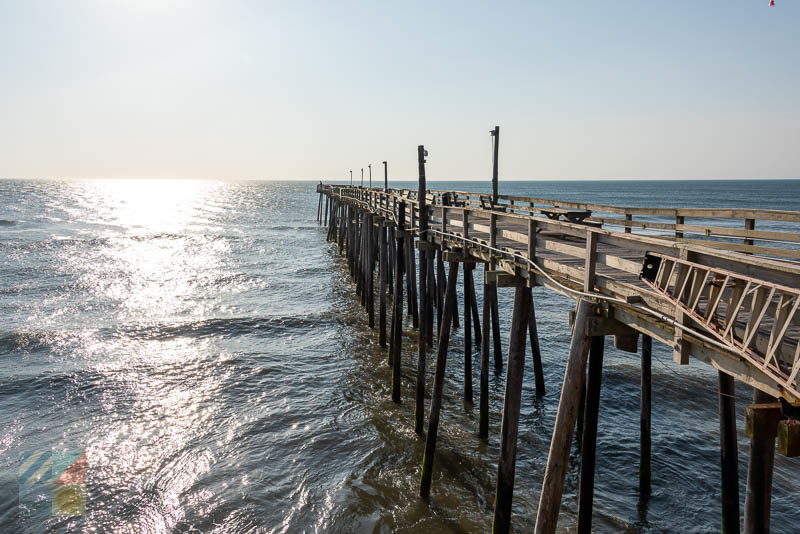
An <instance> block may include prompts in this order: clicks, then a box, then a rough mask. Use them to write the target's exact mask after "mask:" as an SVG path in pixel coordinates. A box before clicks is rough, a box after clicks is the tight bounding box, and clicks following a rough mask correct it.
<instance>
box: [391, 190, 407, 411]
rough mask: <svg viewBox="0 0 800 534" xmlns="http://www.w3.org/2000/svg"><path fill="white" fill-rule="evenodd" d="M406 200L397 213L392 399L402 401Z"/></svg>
mask: <svg viewBox="0 0 800 534" xmlns="http://www.w3.org/2000/svg"><path fill="white" fill-rule="evenodd" d="M404 225H405V202H400V206H399V211H398V214H397V247H396V251H397V252H396V258H395V261H396V264H395V278H394V302H393V303H392V304H393V305H394V314H393V315H392V400H393V401H394V402H398V403H399V402H400V381H401V375H400V370H401V367H400V364H401V362H402V357H401V356H402V340H403V226H404Z"/></svg>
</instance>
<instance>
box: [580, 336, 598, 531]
mask: <svg viewBox="0 0 800 534" xmlns="http://www.w3.org/2000/svg"><path fill="white" fill-rule="evenodd" d="M604 344H605V337H604V336H594V337H592V345H591V350H590V352H589V377H588V380H587V384H586V407H585V408H584V413H585V419H584V427H583V441H582V442H581V445H582V454H581V478H580V486H579V488H578V534H590V533H591V531H592V507H593V501H594V467H595V463H596V462H595V458H596V450H597V419H598V415H599V413H600V385H601V382H602V378H603V348H604Z"/></svg>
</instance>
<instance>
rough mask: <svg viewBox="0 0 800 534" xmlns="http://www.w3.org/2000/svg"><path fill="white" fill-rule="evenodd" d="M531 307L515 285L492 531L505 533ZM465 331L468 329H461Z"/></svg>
mask: <svg viewBox="0 0 800 534" xmlns="http://www.w3.org/2000/svg"><path fill="white" fill-rule="evenodd" d="M530 310H531V290H530V288H528V287H524V286H519V287H517V288H516V291H515V294H514V310H513V312H512V316H511V333H510V335H509V340H508V366H507V369H506V391H505V401H504V403H503V418H502V420H501V424H500V459H499V460H498V464H497V491H496V494H495V495H496V496H495V503H494V522H493V526H492V532H494V533H506V532H508V531H509V529H510V527H511V501H512V499H513V495H514V472H515V466H516V461H517V432H518V430H519V413H520V403H521V400H522V377H523V374H524V370H525V333H526V330H527V325H528V320H529V319H528V316H529V315H530ZM464 331H465V332H467V331H468V329H467V328H466V326H465V328H464Z"/></svg>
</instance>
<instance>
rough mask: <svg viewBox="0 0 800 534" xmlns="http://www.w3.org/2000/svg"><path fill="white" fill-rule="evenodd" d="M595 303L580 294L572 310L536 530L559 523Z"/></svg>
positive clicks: (541, 532)
mask: <svg viewBox="0 0 800 534" xmlns="http://www.w3.org/2000/svg"><path fill="white" fill-rule="evenodd" d="M594 307H595V305H594V304H593V303H591V302H590V301H588V300H586V299H583V298H582V299H580V301H579V302H578V309H577V311H576V313H575V324H574V328H573V332H572V341H571V343H570V350H569V357H568V359H567V367H566V369H565V371H564V383H563V386H562V388H561V397H560V399H559V402H558V412H557V414H556V421H555V425H554V427H553V437H552V439H551V440H550V452H549V454H548V457H547V467H546V469H545V473H544V481H543V482H542V491H541V496H540V499H539V511H538V513H537V516H536V527H535V530H534V533H535V534H553V533H554V532H555V530H556V525H557V523H558V513H559V511H560V508H561V496H562V492H563V489H564V476H565V475H566V469H567V464H568V463H569V449H570V443H571V441H572V432H573V430H574V428H575V419H576V417H577V412H578V403H579V402H580V392H581V390H582V389H583V386H584V383H585V381H586V359H587V356H588V354H589V346H590V343H591V338H590V337H589V336H587V335H586V326H587V321H588V319H589V317H590V316H591V315H592V312H593V311H594Z"/></svg>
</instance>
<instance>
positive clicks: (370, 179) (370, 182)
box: [367, 163, 372, 189]
mask: <svg viewBox="0 0 800 534" xmlns="http://www.w3.org/2000/svg"><path fill="white" fill-rule="evenodd" d="M367 167H369V188H370V189H372V163H370V164H369V165H367Z"/></svg>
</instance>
